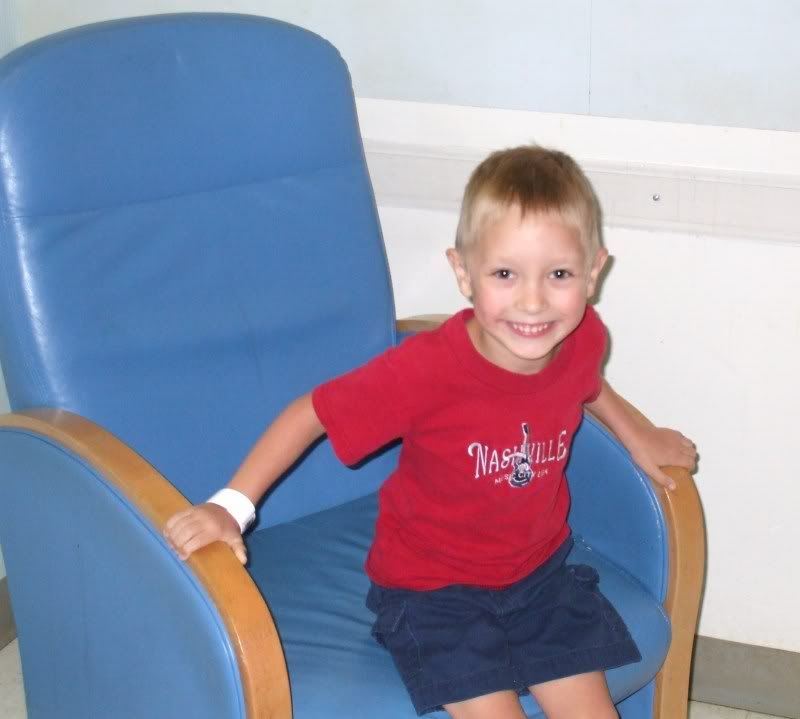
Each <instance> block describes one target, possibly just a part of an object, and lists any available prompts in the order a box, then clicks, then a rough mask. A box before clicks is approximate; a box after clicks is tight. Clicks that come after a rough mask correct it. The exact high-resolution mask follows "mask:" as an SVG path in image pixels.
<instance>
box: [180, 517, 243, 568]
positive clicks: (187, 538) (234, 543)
mask: <svg viewBox="0 0 800 719" xmlns="http://www.w3.org/2000/svg"><path fill="white" fill-rule="evenodd" d="M164 536H165V537H166V539H167V541H168V542H169V543H170V545H171V546H172V548H173V549H174V550H175V551H176V552H177V554H178V556H179V557H180V558H181V559H186V558H187V557H188V556H189V555H190V554H191V553H192V552H195V551H197V550H198V549H201V548H202V547H205V546H206V545H208V544H211V543H212V542H217V541H222V542H225V544H227V545H228V546H229V547H230V548H231V549H232V550H233V553H234V554H235V555H236V558H237V559H238V560H239V561H240V562H241V563H242V564H246V563H247V550H246V549H245V546H244V540H243V539H242V535H241V532H240V531H239V525H238V524H237V522H236V520H235V519H234V518H233V517H232V516H231V515H230V514H229V513H228V511H227V510H225V509H223V508H222V507H220V506H219V505H216V504H208V503H206V504H198V505H197V506H195V507H191V508H190V509H187V510H186V511H184V512H178V514H175V515H173V516H172V517H170V518H169V520H167V525H166V527H165V528H164Z"/></svg>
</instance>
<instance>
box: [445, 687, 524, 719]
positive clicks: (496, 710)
mask: <svg viewBox="0 0 800 719" xmlns="http://www.w3.org/2000/svg"><path fill="white" fill-rule="evenodd" d="M444 708H445V711H447V713H448V714H449V715H450V716H451V717H453V719H525V712H523V711H522V707H521V706H520V703H519V697H518V696H517V693H516V692H512V691H505V692H493V693H492V694H485V695H484V696H482V697H475V698H474V699H467V700H465V701H463V702H453V703H452V704H445V705H444Z"/></svg>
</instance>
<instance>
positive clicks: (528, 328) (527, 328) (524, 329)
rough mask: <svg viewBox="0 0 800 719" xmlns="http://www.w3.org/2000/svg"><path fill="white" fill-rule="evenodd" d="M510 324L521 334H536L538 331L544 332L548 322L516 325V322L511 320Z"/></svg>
mask: <svg viewBox="0 0 800 719" xmlns="http://www.w3.org/2000/svg"><path fill="white" fill-rule="evenodd" d="M510 324H511V326H512V327H513V328H514V331H515V332H519V333H520V334H523V335H536V334H539V333H540V332H544V330H545V329H547V327H548V325H549V324H550V323H549V322H544V323H542V324H540V325H518V324H517V323H516V322H511V323H510Z"/></svg>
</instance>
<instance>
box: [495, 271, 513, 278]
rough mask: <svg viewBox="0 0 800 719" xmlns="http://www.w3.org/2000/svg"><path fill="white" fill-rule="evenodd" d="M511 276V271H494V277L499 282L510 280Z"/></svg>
mask: <svg viewBox="0 0 800 719" xmlns="http://www.w3.org/2000/svg"><path fill="white" fill-rule="evenodd" d="M511 275H512V272H511V270H506V269H502V270H495V271H494V276H495V277H497V279H499V280H508V279H511Z"/></svg>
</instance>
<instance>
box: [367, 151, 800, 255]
mask: <svg viewBox="0 0 800 719" xmlns="http://www.w3.org/2000/svg"><path fill="white" fill-rule="evenodd" d="M498 146H502V145H498ZM365 152H366V157H367V163H368V165H369V170H370V175H371V177H372V182H373V186H374V188H375V195H376V199H377V201H378V204H380V205H386V206H394V207H405V208H415V209H434V210H447V211H457V210H458V207H459V205H460V201H461V195H462V192H463V189H464V186H465V184H466V181H467V178H468V177H469V174H470V172H471V171H472V170H473V169H474V167H475V166H476V165H477V164H478V163H479V162H480V161H481V159H482V158H483V157H484V156H485V153H484V152H481V151H478V150H475V149H452V148H447V147H438V148H437V147H432V146H427V145H412V144H404V143H397V142H387V141H380V140H374V139H366V140H365ZM583 166H584V169H585V170H586V173H587V175H588V176H589V178H590V179H591V181H592V183H593V184H594V186H595V189H596V191H597V194H598V196H599V198H600V201H601V204H602V206H603V212H604V223H605V224H606V225H607V226H611V227H636V228H644V229H648V230H654V231H659V230H660V231H674V232H685V233H690V234H698V235H715V236H724V237H741V238H747V239H752V240H760V241H768V242H781V243H796V244H800V176H796V175H779V174H772V173H761V172H751V171H735V170H708V169H705V170H704V169H698V168H694V167H676V166H663V165H655V164H645V163H634V162H612V161H596V160H595V161H586V162H584V163H583Z"/></svg>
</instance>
